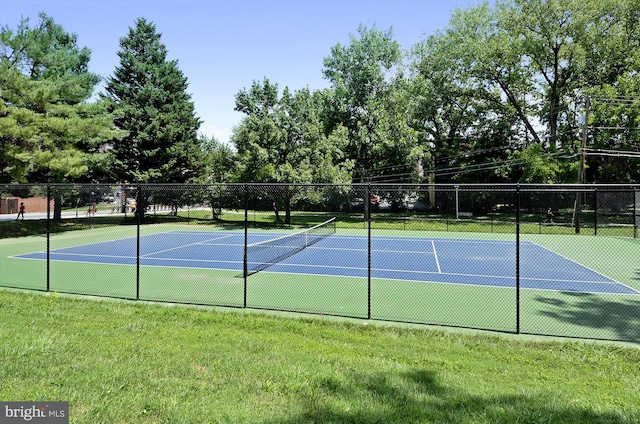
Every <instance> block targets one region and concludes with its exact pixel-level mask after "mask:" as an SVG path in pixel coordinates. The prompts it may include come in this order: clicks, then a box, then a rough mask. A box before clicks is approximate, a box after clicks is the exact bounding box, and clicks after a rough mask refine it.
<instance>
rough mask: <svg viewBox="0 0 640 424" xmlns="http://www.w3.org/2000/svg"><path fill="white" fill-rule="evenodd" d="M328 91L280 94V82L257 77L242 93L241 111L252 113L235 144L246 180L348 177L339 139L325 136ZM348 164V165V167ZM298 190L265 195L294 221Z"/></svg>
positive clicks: (297, 181) (305, 180)
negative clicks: (323, 113) (323, 115)
mask: <svg viewBox="0 0 640 424" xmlns="http://www.w3.org/2000/svg"><path fill="white" fill-rule="evenodd" d="M323 103H324V95H323V94H322V93H321V92H313V93H312V92H311V91H310V90H309V89H308V88H305V89H302V90H299V91H295V92H293V93H292V92H290V91H289V89H288V88H285V89H284V91H283V93H282V95H281V96H280V94H279V90H278V85H277V84H273V83H271V82H270V81H269V79H268V78H265V79H264V80H263V81H262V82H257V81H254V82H253V84H252V86H251V88H250V89H246V88H245V89H243V90H241V91H240V92H239V93H238V94H237V95H236V110H237V111H240V112H243V113H245V114H246V116H245V117H244V119H243V120H242V123H241V124H240V125H239V126H238V127H237V128H236V129H235V130H234V134H233V137H232V142H233V143H234V144H235V146H236V149H237V158H238V174H237V176H236V180H238V181H243V182H274V183H290V184H291V186H289V187H293V185H295V184H308V183H314V182H325V183H328V182H338V181H344V180H346V179H348V171H347V170H346V168H345V166H348V164H349V163H348V162H342V151H341V150H340V147H339V144H334V143H332V142H337V141H338V140H339V139H338V138H337V137H335V136H334V137H332V138H328V137H326V136H325V135H324V125H323V123H322V121H321V119H320V115H321V107H322V104H323ZM343 165H344V166H343ZM296 196H297V193H296V192H295V190H293V189H287V190H285V191H284V192H277V193H275V192H271V193H264V195H263V196H261V197H262V198H263V199H271V200H272V201H273V202H274V205H275V206H276V208H275V210H276V215H277V214H278V210H279V209H280V208H281V207H284V208H285V211H286V217H285V222H289V221H290V211H291V202H295V201H296Z"/></svg>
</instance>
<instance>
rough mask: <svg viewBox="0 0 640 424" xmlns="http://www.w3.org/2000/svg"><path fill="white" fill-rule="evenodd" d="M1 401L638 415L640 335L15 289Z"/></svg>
mask: <svg viewBox="0 0 640 424" xmlns="http://www.w3.org/2000/svg"><path fill="white" fill-rule="evenodd" d="M0 322H1V323H2V325H1V326H0V340H2V342H1V343H0V358H2V359H1V360H0V399H2V400H16V401H17V400H21V401H68V402H69V403H70V422H72V423H125V422H126V423H147V422H148V423H206V422H211V423H291V424H294V423H296V424H297V423H332V422H333V423H431V422H433V423H496V422H498V423H516V422H524V423H539V422H544V423H591V422H598V423H604V422H606V423H637V422H639V421H640V371H639V368H638V364H639V363H640V349H639V348H637V347H634V346H633V345H620V344H602V343H583V342H573V341H562V342H549V341H533V340H524V339H518V338H516V337H500V336H493V335H492V336H486V335H482V334H476V335H474V334H462V333H454V332H440V331H433V330H431V329H420V328H398V327H391V326H389V327H382V326H377V325H372V323H368V325H365V324H367V323H366V322H364V321H358V320H351V321H340V320H325V319H319V318H313V319H309V318H299V317H297V318H291V317H280V316H275V315H267V314H254V313H248V312H247V311H221V310H218V311H216V310H214V309H213V308H194V307H176V306H169V305H160V306H159V305H153V304H144V303H132V302H123V301H99V300H87V299H82V300H81V299H75V298H71V297H66V296H60V295H57V294H56V293H51V294H31V293H28V292H15V291H0Z"/></svg>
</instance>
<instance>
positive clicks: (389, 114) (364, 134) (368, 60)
mask: <svg viewBox="0 0 640 424" xmlns="http://www.w3.org/2000/svg"><path fill="white" fill-rule="evenodd" d="M402 58H403V56H402V51H401V49H400V45H399V44H398V42H397V41H395V40H394V39H393V31H392V29H389V30H388V31H379V30H377V29H375V28H372V29H369V28H366V27H365V26H363V25H360V27H359V28H358V36H354V35H351V39H350V44H349V45H347V46H343V45H341V44H336V45H335V46H334V47H332V48H331V55H330V56H328V57H326V58H325V59H324V69H323V73H324V76H325V78H327V79H328V80H329V81H330V82H331V84H332V90H331V92H330V95H329V98H328V102H327V103H328V104H327V108H326V111H327V114H326V116H325V117H324V120H325V123H326V125H327V127H328V130H327V133H331V131H333V130H334V129H335V128H337V127H339V126H342V127H344V128H346V130H347V133H348V144H347V146H345V153H346V157H347V158H348V159H350V160H353V161H354V163H355V168H356V172H357V173H358V175H357V179H359V180H360V181H371V177H373V176H374V175H376V176H383V177H384V178H388V174H395V173H396V172H397V169H398V168H403V169H406V167H407V165H409V167H410V168H415V166H416V165H417V164H418V162H419V161H420V160H421V159H422V157H423V155H424V150H423V149H422V147H421V145H420V144H419V143H418V139H417V134H416V132H415V131H413V130H412V129H411V128H410V127H409V126H408V125H407V124H406V112H407V109H406V107H407V105H408V104H407V102H406V101H405V100H406V97H405V96H404V94H403V93H405V92H404V91H403V90H404V87H405V84H404V81H403V80H402V76H401V75H400V74H398V71H399V70H400V69H401V67H402ZM396 76H397V78H394V77H396Z"/></svg>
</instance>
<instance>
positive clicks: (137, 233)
mask: <svg viewBox="0 0 640 424" xmlns="http://www.w3.org/2000/svg"><path fill="white" fill-rule="evenodd" d="M140 190H141V187H140V185H138V186H137V187H136V211H135V216H136V300H140V221H141V219H140V217H141V216H142V214H143V213H144V210H142V211H141V210H140V205H142V203H140V199H141V198H142V196H140ZM142 206H143V208H144V207H145V206H146V203H145V204H144V205H142Z"/></svg>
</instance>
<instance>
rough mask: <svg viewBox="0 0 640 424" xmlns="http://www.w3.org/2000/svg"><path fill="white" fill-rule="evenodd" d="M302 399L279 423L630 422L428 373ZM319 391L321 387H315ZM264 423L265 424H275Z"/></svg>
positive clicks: (382, 377) (344, 383) (550, 398)
mask: <svg viewBox="0 0 640 424" xmlns="http://www.w3.org/2000/svg"><path fill="white" fill-rule="evenodd" d="M314 386H316V387H314V389H313V390H312V391H310V393H305V394H302V395H301V399H300V402H299V404H300V405H302V409H303V410H302V411H301V412H298V413H295V414H292V415H291V416H290V417H288V418H287V419H284V420H278V421H277V422H278V423H280V424H282V423H284V424H301V423H302V424H304V423H385V424H389V423H461V422H491V423H516V422H526V423H532V422H553V423H586V422H599V423H623V422H624V423H626V422H630V420H632V419H633V418H631V417H629V416H622V415H618V414H616V413H614V412H599V411H597V410H594V409H592V408H590V407H589V406H588V405H587V404H586V402H585V405H584V406H580V405H579V404H573V405H571V406H568V405H565V404H562V403H561V402H559V401H558V399H557V397H556V396H555V395H554V394H553V393H545V392H540V391H530V392H526V391H525V390H519V391H518V393H517V394H513V395H478V394H472V393H469V392H467V391H465V390H462V389H459V388H452V387H447V386H446V385H444V384H442V383H441V382H439V381H438V378H437V374H436V372H434V371H430V370H421V369H416V370H414V371H411V372H407V373H399V374H395V373H372V374H366V375H352V376H348V377H347V378H345V379H340V380H337V379H325V380H323V381H320V382H317V383H316V385H314ZM317 386H319V387H317ZM275 422H276V421H265V422H264V423H269V424H270V423H275Z"/></svg>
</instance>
